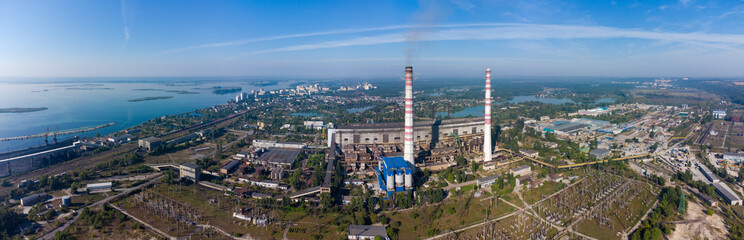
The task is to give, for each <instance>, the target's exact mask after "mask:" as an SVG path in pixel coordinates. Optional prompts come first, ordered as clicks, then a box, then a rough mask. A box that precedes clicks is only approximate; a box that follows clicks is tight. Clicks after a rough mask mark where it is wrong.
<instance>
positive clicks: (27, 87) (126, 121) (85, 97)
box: [0, 79, 292, 152]
mask: <svg viewBox="0 0 744 240" xmlns="http://www.w3.org/2000/svg"><path fill="white" fill-rule="evenodd" d="M65 81H67V82H64V83H4V82H0V108H6V107H47V108H49V109H47V110H44V111H38V112H28V113H2V114H0V137H14V136H24V135H31V134H38V133H43V132H45V131H46V130H47V127H48V128H49V129H50V130H51V131H54V129H55V128H56V127H57V126H59V130H60V131H61V130H66V129H73V128H81V127H89V126H96V125H101V124H106V123H109V122H116V123H117V124H116V125H113V126H110V127H106V128H102V129H99V130H96V131H90V132H85V133H79V134H76V135H79V136H88V137H92V136H95V134H96V132H98V133H100V134H101V135H106V134H109V133H113V132H116V131H119V130H123V129H126V128H129V127H132V126H136V125H139V124H141V123H143V122H145V121H147V120H150V119H153V118H156V117H159V116H163V115H171V114H178V113H184V112H190V111H193V110H196V109H201V108H206V107H210V106H213V105H218V104H223V103H226V102H227V101H228V100H230V99H234V98H235V95H236V94H226V95H217V94H213V93H212V89H211V88H212V87H215V86H240V87H241V88H242V89H243V90H242V91H243V92H250V91H251V90H258V89H260V88H264V90H274V89H284V88H287V87H288V85H289V84H291V83H292V82H282V83H279V84H278V85H273V86H255V85H252V84H251V82H248V81H237V80H229V81H228V80H225V81H222V80H211V81H203V82H200V83H189V84H174V82H173V81H157V80H152V79H150V80H148V81H149V82H148V81H143V80H139V81H137V82H136V83H121V82H103V83H98V82H90V81H86V82H70V80H69V79H66V80H65ZM135 81H136V80H135ZM50 82H53V81H50ZM143 89H144V90H143ZM178 91H184V92H190V93H194V92H196V93H197V94H178ZM154 96H172V97H173V98H170V99H158V100H151V101H141V102H128V101H127V100H129V99H135V98H144V97H154ZM72 136H74V135H68V136H60V137H59V139H60V140H62V139H67V138H70V137H72ZM50 141H51V138H50ZM43 143H44V139H43V138H34V139H26V140H17V141H3V142H0V152H5V151H9V150H16V149H21V148H27V147H32V146H38V145H41V144H43Z"/></svg>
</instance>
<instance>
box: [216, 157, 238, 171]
mask: <svg viewBox="0 0 744 240" xmlns="http://www.w3.org/2000/svg"><path fill="white" fill-rule="evenodd" d="M238 165H240V161H239V160H232V161H230V162H229V163H227V164H225V166H222V168H220V173H222V174H229V173H231V172H232V171H233V170H235V168H236V167H238Z"/></svg>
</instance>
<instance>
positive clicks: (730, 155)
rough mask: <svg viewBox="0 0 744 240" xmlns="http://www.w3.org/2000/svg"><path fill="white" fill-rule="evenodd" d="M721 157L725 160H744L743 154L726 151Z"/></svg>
mask: <svg viewBox="0 0 744 240" xmlns="http://www.w3.org/2000/svg"><path fill="white" fill-rule="evenodd" d="M723 159H724V160H726V161H735V162H744V154H742V153H732V152H727V153H724V154H723Z"/></svg>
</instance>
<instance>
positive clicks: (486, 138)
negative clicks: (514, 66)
mask: <svg viewBox="0 0 744 240" xmlns="http://www.w3.org/2000/svg"><path fill="white" fill-rule="evenodd" d="M485 115H486V116H485V124H484V128H483V161H486V162H490V161H491V160H492V159H493V158H492V156H491V153H492V152H493V150H491V68H486V111H485Z"/></svg>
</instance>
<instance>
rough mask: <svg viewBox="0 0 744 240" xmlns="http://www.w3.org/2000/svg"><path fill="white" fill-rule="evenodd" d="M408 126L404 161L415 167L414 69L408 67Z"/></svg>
mask: <svg viewBox="0 0 744 240" xmlns="http://www.w3.org/2000/svg"><path fill="white" fill-rule="evenodd" d="M405 94H406V96H405V103H406V119H405V121H406V124H405V142H404V146H403V159H404V160H406V162H408V163H410V164H411V167H414V166H415V160H414V157H413V67H411V66H406V93H405Z"/></svg>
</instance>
